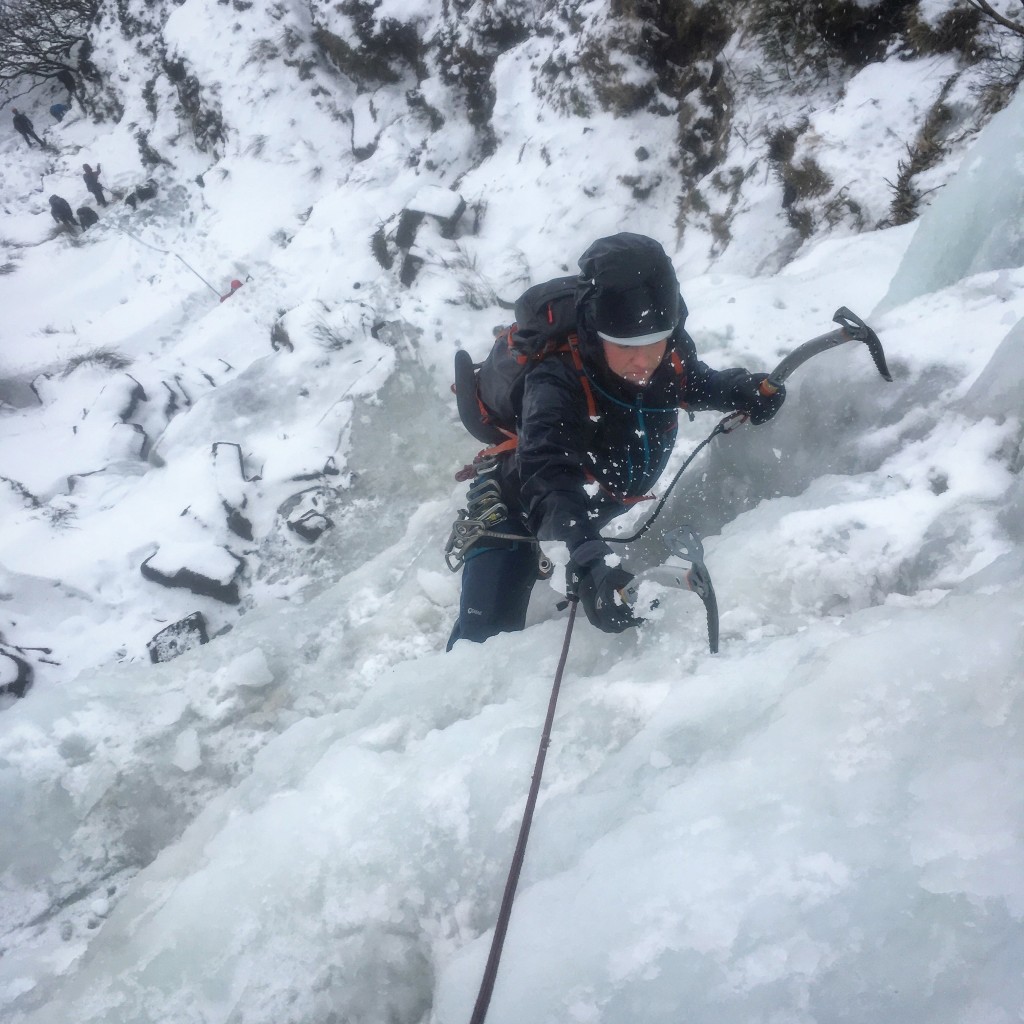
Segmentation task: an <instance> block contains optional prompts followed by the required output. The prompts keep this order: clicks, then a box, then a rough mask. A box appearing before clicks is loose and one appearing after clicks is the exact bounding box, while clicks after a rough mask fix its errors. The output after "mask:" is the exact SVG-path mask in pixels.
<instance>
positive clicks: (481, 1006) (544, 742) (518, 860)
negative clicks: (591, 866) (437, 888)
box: [469, 595, 579, 1024]
mask: <svg viewBox="0 0 1024 1024" xmlns="http://www.w3.org/2000/svg"><path fill="white" fill-rule="evenodd" d="M578 604H579V600H578V598H577V597H576V595H572V597H571V598H570V601H569V623H568V625H567V626H566V627H565V640H563V641H562V654H561V657H560V658H559V659H558V668H557V669H556V671H555V681H554V683H553V684H552V687H551V699H550V700H549V701H548V713H547V717H546V718H545V719H544V731H543V732H542V734H541V738H540V747H539V748H538V750H537V761H536V763H535V764H534V766H533V779H532V780H531V781H530V794H529V796H528V797H527V798H526V810H524V811H523V822H522V824H521V825H520V826H519V839H518V841H517V842H516V850H515V853H514V854H513V855H512V866H511V867H510V868H509V872H508V879H507V880H506V881H505V893H504V895H503V896H502V897H501V909H500V910H499V911H498V920H497V923H496V924H495V926H494V937H493V938H492V939H491V951H490V952H489V953H488V954H487V965H486V966H485V967H484V976H483V980H482V981H481V982H480V991H479V993H478V994H477V997H476V1005H475V1006H474V1007H473V1016H472V1017H470V1020H469V1024H484V1019H485V1018H486V1017H487V1007H488V1006H490V1003H491V993H492V992H493V991H494V979H495V978H496V977H497V975H498V964H499V962H500V961H501V950H502V947H503V946H504V944H505V933H506V932H507V931H508V922H509V918H510V917H511V916H512V901H513V900H514V899H515V896H516V886H517V885H518V884H519V873H520V871H521V870H522V867H523V860H524V859H525V857H526V842H527V840H528V839H529V838H530V825H531V824H532V823H533V811H534V808H535V807H536V806H537V796H538V794H539V793H540V780H541V775H542V774H543V772H544V759H545V757H546V756H547V752H548V744H549V743H550V742H551V726H552V723H553V722H554V720H555V705H556V704H557V703H558V691H559V689H560V688H561V686H562V673H563V672H564V671H565V662H566V659H567V658H568V657H569V641H570V640H571V639H572V626H573V623H574V622H575V621H576V608H577V606H578Z"/></svg>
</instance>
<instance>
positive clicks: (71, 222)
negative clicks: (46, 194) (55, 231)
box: [50, 195, 78, 228]
mask: <svg viewBox="0 0 1024 1024" xmlns="http://www.w3.org/2000/svg"><path fill="white" fill-rule="evenodd" d="M50 213H51V214H53V219H54V220H55V221H56V222H57V223H58V224H61V225H64V226H65V227H69V228H77V227H78V221H76V220H75V215H74V214H73V213H72V212H71V204H70V203H69V202H68V201H67V200H66V199H64V198H63V197H62V196H58V195H52V196H50Z"/></svg>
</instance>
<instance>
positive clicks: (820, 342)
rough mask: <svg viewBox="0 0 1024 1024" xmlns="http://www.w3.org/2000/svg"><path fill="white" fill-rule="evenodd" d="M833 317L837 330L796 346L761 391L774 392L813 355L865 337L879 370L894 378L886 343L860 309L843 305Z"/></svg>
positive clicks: (767, 393) (768, 393)
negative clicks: (854, 311)
mask: <svg viewBox="0 0 1024 1024" xmlns="http://www.w3.org/2000/svg"><path fill="white" fill-rule="evenodd" d="M832 319H833V320H834V321H835V322H836V323H837V324H839V327H838V328H837V329H836V330H834V331H829V332H828V334H822V335H821V336H820V337H817V338H812V339H811V340H810V341H805V342H804V343H803V344H802V345H799V346H797V347H796V348H795V349H793V351H792V352H790V353H789V355H788V356H786V358H785V359H783V360H782V362H781V363H779V365H778V366H776V367H775V369H774V370H772V372H771V373H769V374H768V376H767V377H766V378H765V379H764V380H763V381H761V383H760V384H759V385H758V389H759V390H760V392H761V394H763V395H774V394H775V392H776V391H778V390H779V387H780V386H781V385H782V384H783V383H785V381H786V378H787V377H788V376H789V375H790V374H791V373H792V372H793V371H794V370H795V369H796V368H797V367H798V366H802V365H803V364H804V363H806V362H807V360H808V359H810V358H811V356H816V355H817V354H818V353H819V352H824V351H826V350H827V349H830V348H835V347H836V345H842V344H844V343H845V342H847V341H863V342H864V344H865V345H867V347H868V351H869V352H870V353H871V358H872V360H874V363H875V367H876V368H877V370H878V372H879V373H880V374H881V375H882V377H883V378H884V379H885V380H888V381H891V380H892V374H891V373H889V367H888V366H886V365H885V353H884V352H883V351H882V343H881V342H880V341H879V340H878V335H877V334H875V332H874V331H873V330H872V329H871V328H870V327H868V325H867V324H866V323H864V321H863V320H861V318H860V317H859V316H857V314H856V313H853V312H851V311H850V310H849V309H847V308H846V307H845V306H840V307H839V309H837V310H836V313H835V316H834V317H832Z"/></svg>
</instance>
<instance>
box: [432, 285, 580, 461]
mask: <svg viewBox="0 0 1024 1024" xmlns="http://www.w3.org/2000/svg"><path fill="white" fill-rule="evenodd" d="M577 280H578V279H577V278H576V277H575V276H573V277H556V278H555V279H554V280H551V281H545V282H543V283H541V284H536V285H533V287H531V288H528V289H527V290H526V291H525V292H523V294H522V295H521V296H520V297H519V298H518V300H517V301H516V304H515V316H516V321H515V323H514V324H512V326H511V327H506V328H502V329H500V330H499V331H498V332H497V333H496V336H495V339H494V344H493V346H492V347H491V351H490V352H489V353H488V354H487V356H486V358H485V359H484V360H483V362H482V363H474V362H473V360H472V358H471V357H470V355H469V353H468V352H466V351H465V350H461V349H460V350H459V351H458V352H456V353H455V383H454V384H453V385H452V390H453V391H454V392H455V401H456V404H457V406H458V410H459V418H460V419H461V420H462V423H463V426H465V428H466V429H467V430H468V431H469V432H470V433H471V434H472V435H473V437H475V438H476V439H477V440H478V441H482V442H483V443H484V444H486V445H490V446H491V447H489V448H486V449H484V451H482V452H481V453H480V454H479V455H478V456H477V458H478V459H480V458H486V457H487V456H491V455H497V454H500V453H502V452H506V451H511V450H512V449H513V448H515V446H516V443H517V438H516V414H517V412H518V411H519V409H520V407H521V405H522V400H523V388H524V386H525V384H526V375H527V374H528V373H529V372H530V370H532V369H533V368H534V367H535V366H536V365H537V364H538V363H539V362H541V360H543V359H546V358H548V357H549V356H552V355H554V354H556V353H565V354H568V355H569V357H570V358H571V359H572V361H573V365H574V366H575V368H576V371H577V373H578V374H579V377H580V383H581V384H582V387H583V391H584V393H585V395H586V398H587V405H588V407H589V411H590V414H591V415H596V411H597V407H596V403H595V402H594V396H593V392H592V390H591V387H590V383H589V381H588V380H587V377H586V373H585V372H584V369H583V359H582V357H581V356H580V353H579V348H578V345H577V341H576V284H577Z"/></svg>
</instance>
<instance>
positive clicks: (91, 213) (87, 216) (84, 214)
mask: <svg viewBox="0 0 1024 1024" xmlns="http://www.w3.org/2000/svg"><path fill="white" fill-rule="evenodd" d="M75 212H76V213H77V214H78V223H79V224H81V225H82V227H83V228H91V227H92V226H93V224H95V223H96V222H97V221H98V220H99V217H98V216H97V214H96V211H95V210H94V209H93V208H92V207H91V206H80V207H79V208H78V209H77V210H76V211H75Z"/></svg>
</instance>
